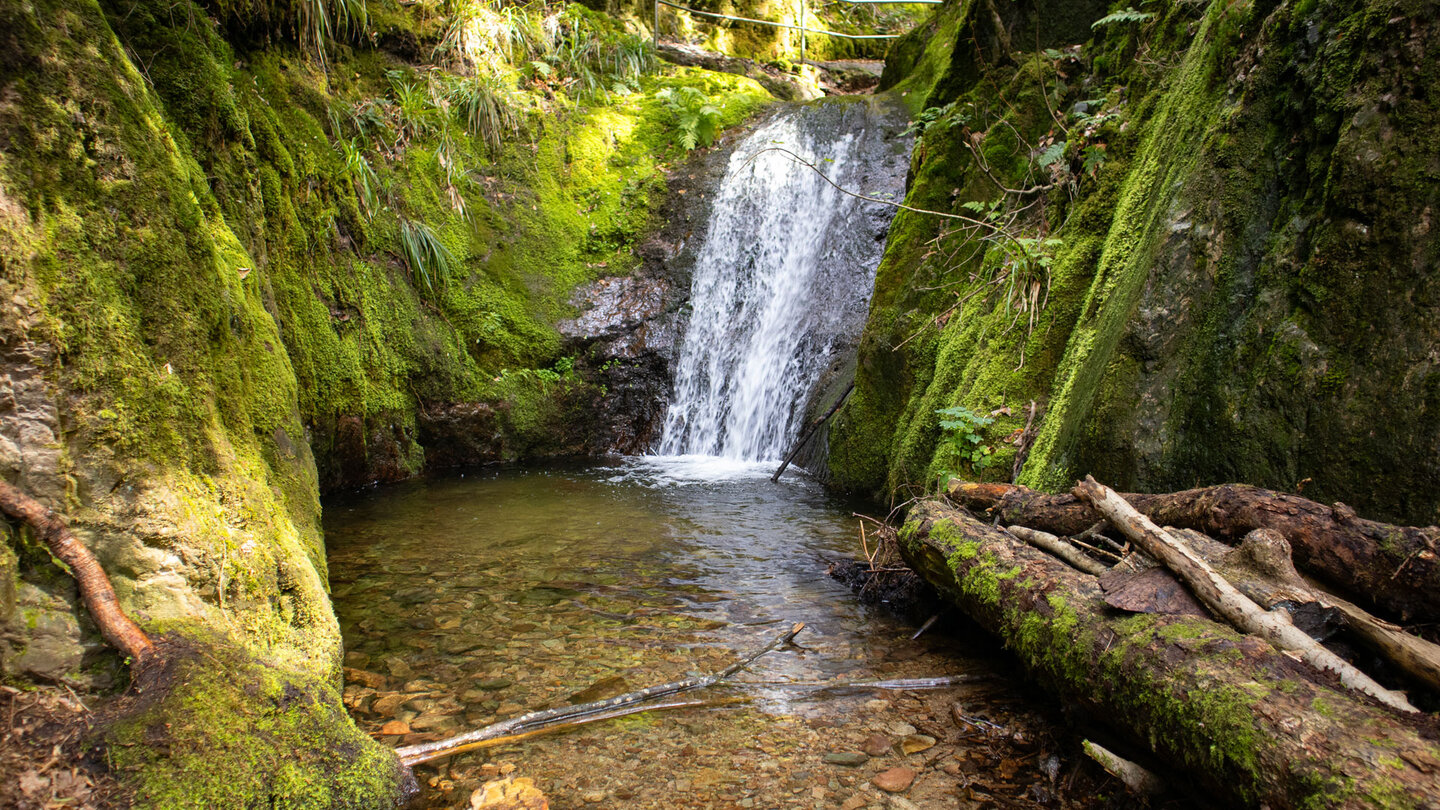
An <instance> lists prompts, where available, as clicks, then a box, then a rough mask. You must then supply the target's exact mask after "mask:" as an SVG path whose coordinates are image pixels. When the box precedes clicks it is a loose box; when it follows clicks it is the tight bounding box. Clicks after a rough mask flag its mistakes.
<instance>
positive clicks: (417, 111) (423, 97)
mask: <svg viewBox="0 0 1440 810" xmlns="http://www.w3.org/2000/svg"><path fill="white" fill-rule="evenodd" d="M386 75H387V76H388V77H389V79H390V88H391V90H392V91H393V92H394V94H395V106H394V109H393V111H392V113H393V116H394V121H395V132H396V136H397V139H396V141H397V146H398V145H404V144H406V143H408V142H410V141H412V140H414V139H416V138H424V137H426V136H428V135H433V134H434V133H435V132H437V131H438V130H439V129H440V128H441V127H442V126H443V121H442V120H441V119H442V115H441V110H440V105H439V103H437V99H436V97H435V93H434V90H433V82H432V81H431V80H430V79H429V78H428V77H427V78H425V79H419V78H416V77H414V76H412V75H411V74H409V73H407V72H406V71H403V70H392V71H390V72H389V73H387V74H386Z"/></svg>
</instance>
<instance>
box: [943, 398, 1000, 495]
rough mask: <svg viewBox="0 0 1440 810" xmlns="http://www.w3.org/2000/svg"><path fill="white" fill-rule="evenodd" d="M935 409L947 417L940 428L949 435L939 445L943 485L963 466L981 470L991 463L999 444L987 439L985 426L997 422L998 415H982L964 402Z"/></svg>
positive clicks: (976, 470)
mask: <svg viewBox="0 0 1440 810" xmlns="http://www.w3.org/2000/svg"><path fill="white" fill-rule="evenodd" d="M935 413H937V414H939V415H940V416H942V417H944V418H943V419H941V420H940V429H941V430H942V431H944V432H945V435H944V437H943V438H942V439H941V440H940V445H939V447H937V448H936V457H937V459H939V460H940V474H939V484H940V486H942V487H943V486H944V485H945V482H946V481H948V480H950V479H951V478H953V477H955V476H956V474H957V472H958V470H959V468H962V467H969V468H970V469H971V470H972V471H975V472H978V471H980V470H983V469H985V468H986V467H989V466H990V464H991V463H992V462H993V461H994V453H995V448H994V447H992V446H990V445H988V444H986V443H985V429H986V428H988V427H990V425H991V424H992V423H994V421H995V418H994V417H991V416H981V415H980V414H977V413H975V412H974V411H972V410H970V409H969V408H966V407H964V406H961V405H955V406H953V407H949V408H941V409H939V410H937V411H936V412H935Z"/></svg>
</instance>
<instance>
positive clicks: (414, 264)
mask: <svg viewBox="0 0 1440 810" xmlns="http://www.w3.org/2000/svg"><path fill="white" fill-rule="evenodd" d="M400 254H401V256H403V257H404V259H405V264H407V265H408V266H409V267H410V274H411V275H412V276H414V277H415V278H416V280H418V281H421V282H423V283H424V285H425V289H426V290H427V291H428V292H430V293H432V294H433V293H434V292H435V291H436V289H437V288H438V287H443V286H444V285H445V284H446V283H448V282H449V280H450V277H451V276H452V275H454V274H455V267H456V264H457V262H456V261H455V256H454V255H453V254H452V253H450V249H449V248H447V247H445V243H444V242H441V241H440V237H439V236H437V235H436V234H435V231H434V230H433V229H431V227H430V226H429V225H426V224H425V223H423V222H419V221H417V220H412V219H405V218H404V217H401V219H400Z"/></svg>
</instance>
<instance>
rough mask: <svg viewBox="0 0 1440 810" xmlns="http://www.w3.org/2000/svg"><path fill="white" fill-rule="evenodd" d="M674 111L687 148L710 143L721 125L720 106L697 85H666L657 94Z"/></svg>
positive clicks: (676, 124) (677, 126)
mask: <svg viewBox="0 0 1440 810" xmlns="http://www.w3.org/2000/svg"><path fill="white" fill-rule="evenodd" d="M655 97H656V98H658V99H660V100H661V101H663V102H664V103H665V106H666V107H667V108H668V109H669V110H670V112H672V113H674V114H675V126H676V128H677V129H679V130H680V145H681V146H683V147H685V150H686V151H689V150H691V149H694V148H695V147H696V146H709V145H710V144H711V143H713V142H714V141H715V135H716V133H717V132H718V131H719V128H720V108H719V107H716V106H715V105H714V104H713V103H712V102H711V101H710V97H709V96H707V95H705V94H704V93H703V92H701V91H700V90H697V89H695V88H694V87H667V88H665V89H664V90H661V91H660V92H659V93H656V94H655Z"/></svg>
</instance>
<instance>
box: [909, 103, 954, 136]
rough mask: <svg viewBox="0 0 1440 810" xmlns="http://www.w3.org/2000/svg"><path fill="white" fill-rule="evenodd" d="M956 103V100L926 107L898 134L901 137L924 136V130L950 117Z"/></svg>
mask: <svg viewBox="0 0 1440 810" xmlns="http://www.w3.org/2000/svg"><path fill="white" fill-rule="evenodd" d="M957 103H958V102H955V101H952V102H950V103H949V104H946V105H945V106H943V107H926V108H925V109H924V111H922V112H921V113H920V114H919V115H917V116H915V120H914V121H911V122H910V126H908V127H906V128H905V131H904V132H902V133H900V135H901V136H902V137H903V136H905V135H914V136H915V137H917V138H920V137H924V135H925V130H927V129H929V128H930V127H932V126H934V125H936V124H939V123H941V122H943V121H945V119H947V118H949V117H950V114H951V113H953V112H955V105H956V104H957Z"/></svg>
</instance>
